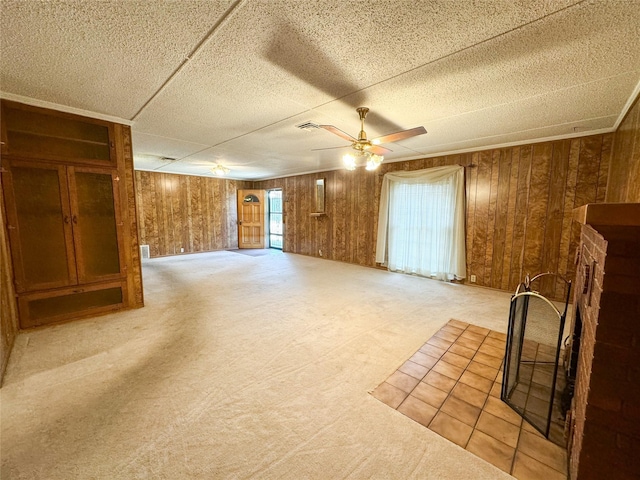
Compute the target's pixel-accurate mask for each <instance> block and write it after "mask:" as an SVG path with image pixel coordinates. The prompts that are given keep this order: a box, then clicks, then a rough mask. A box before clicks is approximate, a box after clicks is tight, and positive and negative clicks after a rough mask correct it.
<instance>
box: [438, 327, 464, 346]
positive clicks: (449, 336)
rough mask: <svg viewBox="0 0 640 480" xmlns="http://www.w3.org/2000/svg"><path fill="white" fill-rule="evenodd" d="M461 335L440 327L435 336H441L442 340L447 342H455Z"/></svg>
mask: <svg viewBox="0 0 640 480" xmlns="http://www.w3.org/2000/svg"><path fill="white" fill-rule="evenodd" d="M459 336H460V335H459V334H456V333H452V332H448V331H446V330H443V329H440V330H439V331H438V332H437V333H436V334H435V335H434V337H436V338H441V339H442V340H446V341H447V342H450V343H453V342H455V341H456V340H457V339H458V337H459Z"/></svg>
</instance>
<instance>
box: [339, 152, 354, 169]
mask: <svg viewBox="0 0 640 480" xmlns="http://www.w3.org/2000/svg"><path fill="white" fill-rule="evenodd" d="M342 163H343V164H344V168H346V169H347V170H355V169H356V157H354V156H353V155H351V154H350V153H347V154H346V155H344V156H343V157H342Z"/></svg>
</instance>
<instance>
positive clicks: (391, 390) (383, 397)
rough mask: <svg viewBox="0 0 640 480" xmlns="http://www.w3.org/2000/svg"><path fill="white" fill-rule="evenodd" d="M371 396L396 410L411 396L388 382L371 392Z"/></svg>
mask: <svg viewBox="0 0 640 480" xmlns="http://www.w3.org/2000/svg"><path fill="white" fill-rule="evenodd" d="M371 395H373V396H374V397H375V398H377V399H378V400H380V401H381V402H382V403H385V404H387V405H389V406H390V407H391V408H394V409H395V408H398V406H399V405H400V404H401V403H402V402H403V401H404V399H405V398H407V397H408V396H409V394H408V393H407V392H405V391H403V390H400V389H399V388H397V387H394V386H393V385H391V384H390V383H387V382H383V383H381V384H380V385H378V386H377V387H376V389H375V390H374V391H373V392H371Z"/></svg>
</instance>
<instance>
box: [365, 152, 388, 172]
mask: <svg viewBox="0 0 640 480" xmlns="http://www.w3.org/2000/svg"><path fill="white" fill-rule="evenodd" d="M383 160H384V157H383V156H381V155H375V154H372V155H368V156H367V166H366V167H365V168H366V169H367V170H369V171H371V170H375V169H377V168H378V167H379V166H380V164H381V163H382V162H383Z"/></svg>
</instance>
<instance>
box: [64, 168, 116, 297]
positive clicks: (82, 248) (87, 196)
mask: <svg viewBox="0 0 640 480" xmlns="http://www.w3.org/2000/svg"><path fill="white" fill-rule="evenodd" d="M67 170H68V176H69V190H70V192H71V193H70V199H71V211H72V217H71V219H72V223H73V238H74V245H75V252H76V268H77V271H78V282H79V283H80V284H82V283H87V282H92V281H97V280H108V279H110V278H113V279H115V278H119V277H120V276H121V272H122V265H123V261H122V259H121V251H122V249H121V248H119V238H118V224H119V223H120V221H119V215H118V212H119V209H118V202H117V200H118V198H119V197H118V194H117V184H118V181H117V174H116V173H113V172H110V171H105V170H98V169H90V168H81V167H67Z"/></svg>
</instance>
